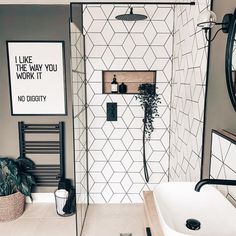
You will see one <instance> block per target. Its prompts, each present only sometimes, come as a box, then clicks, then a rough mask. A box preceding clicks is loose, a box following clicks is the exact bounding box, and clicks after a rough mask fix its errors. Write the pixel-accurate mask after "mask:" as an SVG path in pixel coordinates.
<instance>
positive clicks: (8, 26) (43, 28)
mask: <svg viewBox="0 0 236 236" xmlns="http://www.w3.org/2000/svg"><path fill="white" fill-rule="evenodd" d="M69 16H70V9H69V6H64V5H61V6H50V5H47V6H42V5H41V6H36V5H35V6H33V5H23V6H19V5H15V6H14V5H13V6H8V5H1V6H0V130H1V135H0V156H9V157H17V156H18V155H19V148H18V126H17V125H18V124H17V122H18V121H25V122H29V123H54V122H59V121H64V122H65V149H66V156H65V157H66V176H67V177H68V178H72V179H73V178H74V169H73V166H74V165H73V159H74V158H73V127H72V109H71V108H72V96H71V79H70V42H69V25H68V24H69ZM6 40H64V41H65V60H66V61H65V65H66V68H65V70H66V86H67V108H68V115H67V116H40V117H39V116H11V111H10V95H9V78H8V64H7V51H6ZM55 99H56V98H55ZM44 158H45V161H47V160H48V159H49V158H50V157H49V156H44ZM51 191H53V189H52V188H40V192H51Z"/></svg>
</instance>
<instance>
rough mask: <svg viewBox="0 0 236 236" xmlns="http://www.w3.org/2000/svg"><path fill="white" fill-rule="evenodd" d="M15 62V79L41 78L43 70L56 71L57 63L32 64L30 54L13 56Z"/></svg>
mask: <svg viewBox="0 0 236 236" xmlns="http://www.w3.org/2000/svg"><path fill="white" fill-rule="evenodd" d="M15 63H16V64H15V65H16V78H17V79H23V80H26V79H29V80H31V79H33V80H34V79H42V73H43V71H46V72H56V71H57V64H34V63H33V61H32V56H15Z"/></svg>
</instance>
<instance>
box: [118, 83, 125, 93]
mask: <svg viewBox="0 0 236 236" xmlns="http://www.w3.org/2000/svg"><path fill="white" fill-rule="evenodd" d="M119 93H127V85H126V84H124V83H123V82H122V83H121V84H120V85H119Z"/></svg>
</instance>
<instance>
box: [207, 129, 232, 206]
mask: <svg viewBox="0 0 236 236" xmlns="http://www.w3.org/2000/svg"><path fill="white" fill-rule="evenodd" d="M211 140H212V145H211V161H210V177H211V178H214V179H232V180H235V179H236V160H235V153H236V141H235V137H234V139H230V138H228V137H225V136H224V135H222V134H221V133H218V132H216V131H213V132H212V136H211ZM217 187H218V189H219V190H220V191H221V192H222V193H223V194H224V195H225V197H226V198H227V199H228V200H229V201H230V202H231V203H232V204H233V205H234V206H236V189H235V186H217Z"/></svg>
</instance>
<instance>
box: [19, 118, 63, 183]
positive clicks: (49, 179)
mask: <svg viewBox="0 0 236 236" xmlns="http://www.w3.org/2000/svg"><path fill="white" fill-rule="evenodd" d="M18 131H19V148H20V156H22V157H26V156H27V158H30V159H32V160H33V161H34V157H33V155H35V154H37V155H40V157H41V155H51V154H54V155H53V156H52V158H57V160H56V161H55V160H54V162H52V163H53V164H52V163H47V164H36V165H35V168H34V169H33V170H30V172H32V174H33V175H34V176H35V180H36V184H37V186H48V187H49V186H57V185H58V182H59V180H60V179H64V178H65V163H64V162H65V161H64V159H65V148H64V123H63V122H59V123H58V124H25V123H24V122H23V121H21V122H18ZM54 163H56V164H54Z"/></svg>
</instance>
